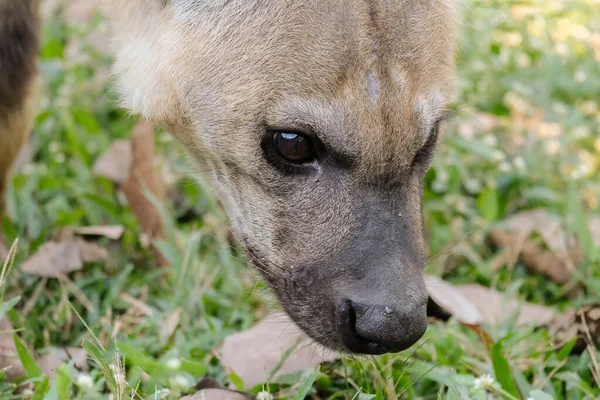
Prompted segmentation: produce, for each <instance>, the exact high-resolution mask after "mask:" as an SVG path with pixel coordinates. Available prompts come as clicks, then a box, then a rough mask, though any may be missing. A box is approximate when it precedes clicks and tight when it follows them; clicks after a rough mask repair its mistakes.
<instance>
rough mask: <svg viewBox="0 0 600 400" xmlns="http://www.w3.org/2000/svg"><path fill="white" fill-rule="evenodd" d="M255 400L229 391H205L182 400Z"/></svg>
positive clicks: (247, 395) (246, 395) (249, 396)
mask: <svg viewBox="0 0 600 400" xmlns="http://www.w3.org/2000/svg"><path fill="white" fill-rule="evenodd" d="M249 399H254V397H253V396H251V395H249V394H244V393H240V392H234V391H232V390H227V389H204V390H201V391H200V392H198V393H196V394H195V395H192V396H185V397H182V398H181V400H249Z"/></svg>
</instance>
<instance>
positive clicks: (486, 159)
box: [0, 0, 600, 400]
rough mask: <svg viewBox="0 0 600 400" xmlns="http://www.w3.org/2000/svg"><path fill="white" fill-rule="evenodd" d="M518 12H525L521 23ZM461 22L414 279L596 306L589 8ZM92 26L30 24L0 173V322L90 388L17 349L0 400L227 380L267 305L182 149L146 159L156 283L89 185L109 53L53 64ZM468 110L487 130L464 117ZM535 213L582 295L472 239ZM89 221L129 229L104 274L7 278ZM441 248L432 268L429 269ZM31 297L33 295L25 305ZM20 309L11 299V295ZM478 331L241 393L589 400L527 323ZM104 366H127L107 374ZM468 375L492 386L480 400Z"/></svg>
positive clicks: (564, 357)
mask: <svg viewBox="0 0 600 400" xmlns="http://www.w3.org/2000/svg"><path fill="white" fill-rule="evenodd" d="M515 6H521V8H516V7H515ZM522 6H528V7H531V9H532V10H533V11H532V14H527V13H525V14H527V15H524V12H523V11H527V10H526V9H525V8H523V7H522ZM465 17H466V18H465V23H464V26H463V34H462V38H461V45H460V53H459V73H460V80H459V85H458V89H457V92H456V96H455V100H454V108H455V109H456V117H455V118H454V120H453V121H451V122H450V124H449V127H448V135H447V138H446V139H445V142H444V145H443V148H442V150H441V152H440V153H439V154H438V156H437V157H436V160H435V162H434V165H433V168H432V169H431V171H430V172H429V174H428V175H427V178H426V184H425V221H426V226H427V240H428V244H429V249H430V254H431V255H432V262H431V263H430V264H429V265H428V272H429V273H433V274H438V275H441V276H444V277H445V278H446V279H447V280H449V281H452V282H457V283H479V284H482V285H485V286H489V287H493V288H496V289H498V290H501V291H510V292H511V293H518V296H519V297H520V298H522V299H526V300H529V301H531V302H534V303H541V304H547V305H555V306H557V307H559V308H560V309H568V308H573V307H577V306H579V305H581V304H585V303H587V302H590V301H594V300H596V301H597V300H598V299H599V297H600V263H599V252H598V249H596V248H594V246H593V243H591V242H590V240H589V232H588V231H587V230H586V229H585V221H586V215H588V214H593V213H598V196H599V195H600V181H599V180H598V178H597V177H598V168H597V167H598V164H599V162H600V157H599V154H598V153H600V130H599V127H600V111H599V109H600V107H599V106H598V101H599V100H600V7H598V3H597V2H593V1H591V0H588V1H584V0H573V1H569V2H561V1H543V0H531V1H500V0H470V1H467V10H466V15H465ZM102 23H103V22H102V20H101V19H97V20H95V23H94V24H93V25H92V26H89V27H87V28H86V29H85V30H82V29H81V28H76V27H73V26H69V25H68V24H67V23H65V22H64V20H63V19H61V18H53V19H52V20H51V21H50V22H49V23H48V24H47V26H46V28H45V36H44V45H43V49H42V72H43V76H44V84H45V90H44V92H43V99H42V101H41V107H40V112H39V115H38V117H37V120H36V126H35V133H34V158H33V162H31V163H29V164H28V165H26V166H25V167H24V168H23V169H22V170H21V172H20V173H19V174H17V175H16V176H15V177H14V180H13V183H12V186H11V188H10V191H9V197H8V206H9V212H8V215H7V216H6V217H5V218H4V220H3V221H2V225H1V227H2V231H3V233H4V236H5V238H6V239H7V240H8V241H9V242H11V241H12V240H14V239H16V238H17V237H18V238H19V240H20V244H19V251H18V253H17V257H16V260H15V263H14V265H15V267H14V269H13V270H12V272H11V273H10V274H8V277H7V283H6V285H4V287H3V289H5V293H4V297H3V299H4V303H3V308H2V309H3V310H4V311H6V315H7V316H8V317H9V319H10V320H11V321H12V323H13V326H14V327H15V329H17V330H18V331H19V332H18V336H19V337H20V340H21V341H22V342H23V343H24V344H25V345H26V346H27V347H29V348H30V349H35V350H36V351H37V352H38V353H40V354H43V353H44V351H45V350H46V349H48V348H51V347H67V346H70V347H81V346H85V348H86V349H88V352H89V354H90V355H91V356H92V358H93V361H91V362H90V364H91V369H90V371H89V373H88V375H89V377H88V376H84V375H81V373H80V372H78V371H77V370H76V369H75V367H74V365H73V363H69V364H66V365H64V366H63V367H61V369H60V373H59V378H58V379H57V381H56V384H54V385H50V384H49V383H48V382H47V381H45V380H44V378H43V377H40V376H39V373H38V371H37V369H36V367H35V366H33V365H31V359H30V356H28V354H29V353H28V352H27V351H26V350H25V347H23V348H22V351H20V355H21V358H22V359H23V360H24V361H25V363H24V364H26V370H27V374H28V377H27V378H26V379H25V380H21V381H17V382H12V383H10V382H5V381H4V380H3V379H2V374H0V397H1V398H13V397H11V396H14V398H19V396H27V394H25V395H23V394H16V395H13V394H12V393H13V390H14V389H15V387H17V386H20V385H24V384H25V383H26V382H34V383H35V386H34V388H35V391H36V396H41V397H38V398H44V393H46V391H48V394H47V395H46V397H45V398H48V399H55V398H56V399H60V400H62V399H64V398H77V399H88V398H89V399H108V398H109V394H110V393H111V392H112V395H113V396H114V397H113V398H115V399H118V398H130V397H131V389H132V388H136V391H137V395H136V398H148V399H154V398H160V395H156V393H162V394H164V396H165V397H164V398H178V396H179V395H180V394H182V393H187V392H189V391H190V387H192V386H193V385H194V384H195V383H196V382H197V381H198V380H199V379H200V378H201V377H202V376H204V375H205V374H206V375H209V376H211V377H214V378H216V379H218V380H220V381H221V382H223V383H228V382H230V381H231V380H232V379H233V380H234V381H235V377H229V376H228V375H227V373H226V371H225V370H224V368H223V367H222V366H221V365H220V362H219V360H218V359H217V358H216V357H215V356H214V354H213V352H212V350H213V349H214V348H215V347H216V346H217V345H218V344H220V343H221V342H222V340H223V339H224V338H225V337H226V336H227V335H229V334H232V333H234V332H237V331H240V330H243V329H246V328H249V327H250V326H251V325H252V324H253V323H254V322H256V321H257V320H259V319H260V318H262V317H263V316H265V315H266V314H267V313H268V312H269V311H270V310H272V309H274V308H276V307H277V306H276V304H275V303H274V301H273V299H272V297H271V295H270V294H269V292H268V289H265V288H266V285H265V284H264V283H262V282H259V283H258V284H257V283H256V275H255V274H254V273H253V272H252V271H250V270H249V269H247V268H245V263H244V261H243V255H242V254H241V253H240V252H239V250H238V249H236V248H235V247H232V246H231V244H230V241H229V237H228V225H227V220H226V218H225V216H224V215H223V212H222V211H221V209H220V208H219V206H218V202H217V201H216V199H215V197H214V195H213V194H212V193H211V191H210V189H209V188H208V187H207V186H206V184H204V183H203V182H202V181H201V180H200V179H197V177H196V175H195V174H193V173H191V174H190V173H189V172H190V167H189V164H188V163H187V162H186V160H185V158H184V156H183V153H182V151H181V149H180V148H179V147H178V145H177V144H176V143H175V142H174V141H173V139H171V138H170V136H168V135H167V134H166V133H161V134H160V136H159V138H158V139H157V141H158V144H159V145H158V149H159V152H160V155H161V157H162V159H163V160H164V162H165V163H166V164H168V165H169V167H170V169H171V170H172V171H174V176H175V177H177V178H178V179H177V188H178V191H179V192H180V193H181V198H179V199H178V200H177V202H174V201H170V202H169V203H168V204H167V207H166V209H165V212H166V213H167V215H168V222H169V224H168V226H169V227H170V228H169V235H168V238H169V239H168V240H167V241H165V242H162V243H160V249H161V250H162V252H163V253H164V255H165V256H166V257H167V259H168V260H169V261H170V262H171V263H172V265H173V268H172V269H171V270H169V271H164V270H159V269H156V268H155V266H154V265H153V260H152V257H151V254H150V252H149V251H148V250H147V249H146V248H144V247H143V246H142V244H141V241H140V227H139V225H138V223H137V221H136V219H135V217H134V215H133V214H132V212H131V210H130V208H129V207H128V205H127V204H126V201H125V200H124V198H123V196H122V195H121V194H120V193H119V192H118V191H116V190H115V189H114V187H113V184H112V183H110V182H109V181H107V180H106V179H103V178H98V177H93V176H92V173H91V167H92V164H93V162H94V160H95V159H97V157H98V156H99V155H100V154H102V152H103V151H104V150H106V149H107V148H108V146H109V145H110V143H111V142H112V141H113V140H114V139H117V138H127V137H128V134H129V132H130V131H131V128H132V127H133V125H134V124H135V120H134V119H133V118H131V117H129V116H128V115H127V113H126V112H124V111H123V110H120V109H119V108H117V106H116V101H115V96H114V94H113V93H112V91H111V86H110V85H109V84H108V82H106V81H103V80H102V79H99V78H98V76H99V75H101V71H102V70H105V68H106V67H107V66H108V65H109V64H110V59H109V58H108V57H106V55H104V54H101V53H99V52H98V51H95V50H94V49H93V48H91V47H88V48H86V47H85V46H84V50H83V53H82V54H83V56H82V57H79V58H77V60H76V61H75V60H73V58H72V57H69V56H67V52H66V43H67V42H68V41H70V40H72V38H73V37H78V38H79V37H84V39H82V41H83V43H84V44H85V43H86V40H85V37H86V34H87V33H89V32H91V31H93V30H94V29H99V27H100V26H101V25H102ZM78 40H80V39H78ZM482 112H483V113H489V114H493V115H495V116H496V117H498V118H499V120H500V121H502V122H501V123H500V124H499V125H498V126H493V127H491V126H488V125H486V124H485V123H484V121H482V123H481V124H477V123H475V124H473V123H472V121H473V119H474V117H477V116H478V115H479V113H482ZM469 121H471V127H470V128H469V127H468V126H467V125H465V124H466V123H467V122H469ZM467 128H469V129H470V130H471V131H472V132H471V133H472V134H473V137H472V138H470V139H468V140H467V139H465V138H464V137H462V136H461V135H459V134H458V133H459V132H462V133H463V134H464V133H465V131H466V130H468V129H467ZM594 146H595V147H594ZM537 207H542V208H545V209H547V210H548V211H549V212H551V213H553V214H556V215H559V216H561V217H562V218H563V219H564V220H565V221H566V223H567V226H568V227H569V229H570V230H571V231H573V232H574V233H575V234H577V235H578V237H579V238H580V242H582V244H583V245H584V250H585V254H586V260H585V263H584V266H583V267H582V269H581V273H580V275H579V276H578V280H579V281H580V283H581V284H582V285H583V288H584V289H583V291H582V292H581V294H580V295H579V296H578V297H576V298H569V297H568V296H567V295H566V293H565V291H564V290H563V288H562V287H561V286H560V285H557V284H555V283H553V282H550V281H548V280H546V279H544V278H542V277H540V276H535V275H532V274H530V273H529V272H528V271H527V270H526V269H525V268H524V266H523V265H521V264H519V263H516V264H515V265H508V266H506V265H505V266H503V267H502V268H500V269H498V270H494V269H493V268H492V266H493V264H494V263H495V261H496V260H497V258H498V255H499V253H498V252H497V251H495V250H493V249H491V248H490V247H488V246H487V244H486V241H485V235H486V233H487V232H488V231H489V229H490V228H492V227H493V226H494V225H495V224H497V223H499V222H501V221H502V220H503V219H505V218H506V217H508V216H509V215H511V214H514V213H516V212H518V211H520V210H526V209H531V208H537ZM190 215H193V216H194V218H191V219H190V218H189V216H190ZM100 224H120V225H123V226H124V227H125V228H126V233H125V235H124V237H123V238H122V240H121V241H120V242H119V243H118V244H116V245H115V244H110V246H109V248H110V254H111V257H110V261H109V263H108V264H107V265H90V266H86V267H85V269H84V270H82V271H80V272H75V273H73V274H72V275H71V276H70V278H71V280H72V282H73V285H69V284H68V283H65V282H63V281H58V280H48V281H47V282H46V281H42V280H41V279H40V278H37V277H32V276H28V275H26V274H24V273H21V272H20V271H19V268H18V267H19V265H20V263H22V261H23V260H24V259H25V258H27V257H28V256H29V255H30V254H32V253H33V252H34V251H35V250H36V249H37V248H38V247H39V246H40V245H41V244H43V243H44V242H45V241H47V240H49V239H50V238H52V237H53V235H55V234H56V233H57V232H58V231H59V230H60V229H61V228H63V227H68V226H84V225H100ZM586 238H587V239H586ZM100 243H101V244H102V245H109V243H108V242H107V241H100ZM448 249H451V251H448ZM438 254H443V255H444V256H441V257H434V256H435V255H438ZM34 293H36V295H37V296H38V298H37V302H35V305H33V306H29V307H28V306H27V301H28V299H31V298H32V296H33V295H34ZM76 293H78V295H77V296H76V295H75V294H76ZM122 293H126V294H129V295H131V296H133V297H135V298H143V299H145V302H146V303H147V304H148V306H149V307H150V308H151V310H152V313H151V315H144V314H141V313H136V312H132V311H131V305H129V304H128V303H127V302H125V301H123V297H122V296H120V294H122ZM17 296H20V299H21V300H12V299H15V298H17ZM82 296H84V297H85V298H86V299H87V300H88V301H87V302H86V303H87V306H85V305H84V304H83V303H82V302H81V297H82ZM178 308H183V310H184V311H183V313H182V316H181V322H180V325H179V328H178V329H177V330H176V331H175V333H174V334H173V335H172V336H167V335H166V334H165V332H164V329H163V326H164V324H165V321H166V319H167V318H168V317H169V316H170V315H172V314H173V313H174V312H176V310H177V309H178ZM5 309H6V310H5ZM84 321H85V323H84ZM115 327H118V328H119V332H118V333H116V334H115ZM489 331H490V334H491V335H492V337H493V339H494V340H495V341H496V342H497V344H496V345H495V347H494V349H493V350H492V351H491V352H490V351H488V349H487V348H486V346H485V344H484V343H482V342H481V341H480V340H479V338H478V336H477V334H476V333H475V332H472V331H471V330H469V329H467V328H466V327H464V326H461V325H460V324H458V323H457V322H456V321H454V320H450V321H448V322H447V323H442V322H433V323H432V324H431V326H430V328H429V330H428V332H427V334H426V335H425V337H424V338H423V340H422V341H421V342H420V343H419V344H418V345H417V346H415V347H414V348H413V349H412V350H408V351H407V352H405V353H404V354H400V355H385V356H381V357H376V358H366V359H354V358H348V359H345V360H343V361H341V362H339V363H334V364H329V365H326V366H323V367H322V368H321V369H320V371H317V372H313V371H308V372H307V373H305V374H304V375H302V376H296V377H290V378H289V379H285V380H283V381H282V382H270V383H269V385H268V387H267V386H264V388H263V387H256V388H252V389H253V391H254V392H255V393H256V392H258V391H259V390H269V391H270V392H271V393H272V394H273V395H274V396H275V397H276V398H285V399H298V398H304V394H305V393H306V394H307V396H310V395H311V394H318V397H313V398H321V399H335V398H339V399H371V398H375V399H387V398H393V397H396V396H401V397H402V398H406V399H418V398H422V399H438V398H444V399H445V398H448V399H467V398H472V399H487V398H507V399H514V398H524V399H525V398H528V397H529V398H533V399H539V400H541V399H547V398H556V399H594V398H600V389H599V388H598V386H596V384H595V383H594V380H593V376H592V373H591V371H590V365H591V356H590V354H589V353H588V352H583V353H582V354H580V355H578V354H565V353H567V352H565V351H563V352H559V351H557V350H556V349H553V348H552V347H551V346H550V341H551V338H550V337H549V334H548V333H547V332H545V331H544V330H535V329H532V328H527V329H523V328H520V329H517V328H514V327H513V326H512V325H511V323H510V322H509V321H507V322H505V323H501V324H499V325H498V326H496V327H494V328H490V329H489ZM113 336H115V337H113ZM117 347H118V348H119V352H118V353H117V352H116V351H115V350H116V348H117ZM120 356H126V357H125V365H124V366H123V367H122V368H121V367H119V364H121V363H122V361H121V360H122V359H121V358H119V357H120ZM597 357H598V356H597ZM115 365H117V367H115ZM484 375H490V376H492V377H495V379H494V380H493V382H491V383H490V386H488V387H487V391H486V388H484V387H482V382H485V379H481V378H480V377H481V376H484ZM90 378H91V379H90ZM123 378H125V380H126V382H127V384H126V385H125V383H124V381H123ZM236 382H237V381H236ZM237 383H238V384H240V383H239V382H237ZM484 386H485V385H484ZM167 389H168V390H169V392H168V393H170V394H167V391H166V390H167ZM544 393H545V394H544ZM65 396H67V397H65ZM155 396H156V397H155ZM521 396H523V397H521ZM548 396H549V397H548Z"/></svg>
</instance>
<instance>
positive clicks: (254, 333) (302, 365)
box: [219, 315, 338, 387]
mask: <svg viewBox="0 0 600 400" xmlns="http://www.w3.org/2000/svg"><path fill="white" fill-rule="evenodd" d="M292 348H293V350H292V352H291V354H290V355H289V357H288V358H287V360H286V361H285V362H284V363H283V365H282V366H281V368H280V369H279V371H278V372H277V373H276V374H275V376H274V377H271V376H270V373H271V372H272V371H273V370H274V369H275V368H276V367H277V366H278V365H279V363H280V362H281V360H282V358H283V357H284V354H285V353H286V352H287V351H288V350H290V349H292ZM219 352H220V354H221V362H222V364H223V365H224V366H225V368H227V369H230V370H232V371H234V372H235V373H236V374H237V375H238V376H239V377H240V378H242V380H243V381H244V383H245V384H246V386H247V387H252V386H254V385H256V384H259V383H262V382H265V381H267V379H270V380H271V381H273V378H277V377H278V376H281V375H287V374H291V373H294V372H298V371H303V370H306V369H309V368H312V367H314V366H316V365H319V364H321V363H323V362H328V361H333V360H336V359H337V358H338V356H337V355H336V354H335V353H333V352H331V351H328V350H325V349H324V348H323V347H321V346H319V345H318V344H316V343H314V342H313V341H312V340H308V339H306V337H305V336H304V334H303V333H301V331H300V330H299V328H297V326H296V325H295V324H294V323H293V322H292V321H291V320H290V319H289V318H288V317H287V316H284V315H271V316H268V317H267V318H265V319H264V320H262V321H261V322H259V323H258V324H257V325H255V326H254V327H252V328H251V329H250V330H248V331H246V332H242V333H237V334H234V335H231V336H229V337H228V338H226V339H225V341H224V343H223V345H222V347H221V349H220V351H219Z"/></svg>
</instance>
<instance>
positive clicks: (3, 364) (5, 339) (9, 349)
mask: <svg viewBox="0 0 600 400" xmlns="http://www.w3.org/2000/svg"><path fill="white" fill-rule="evenodd" d="M0 369H6V379H7V380H8V381H11V380H13V379H15V378H19V377H21V376H25V370H24V369H23V366H22V365H21V361H20V360H19V356H18V354H17V348H16V347H15V342H14V341H13V327H12V325H11V324H10V322H9V321H8V319H7V318H6V317H5V318H2V319H1V320H0Z"/></svg>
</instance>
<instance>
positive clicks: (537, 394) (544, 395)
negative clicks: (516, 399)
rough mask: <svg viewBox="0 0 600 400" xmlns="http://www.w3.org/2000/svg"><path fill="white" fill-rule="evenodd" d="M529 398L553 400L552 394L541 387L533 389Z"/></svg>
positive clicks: (533, 399)
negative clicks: (540, 388)
mask: <svg viewBox="0 0 600 400" xmlns="http://www.w3.org/2000/svg"><path fill="white" fill-rule="evenodd" d="M529 398H530V399H532V400H553V398H552V396H550V395H549V394H548V393H546V392H543V391H541V390H539V389H536V390H532V391H531V392H529Z"/></svg>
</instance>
